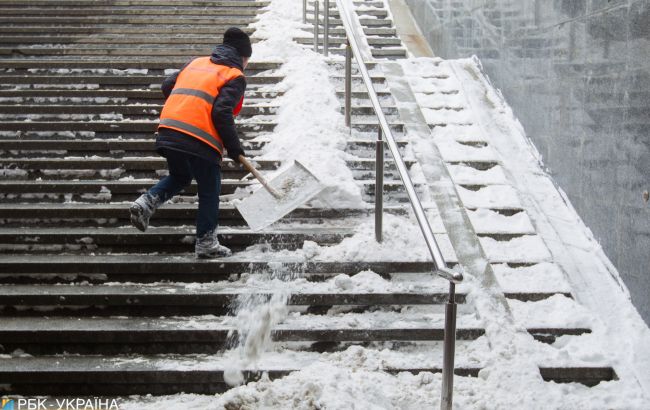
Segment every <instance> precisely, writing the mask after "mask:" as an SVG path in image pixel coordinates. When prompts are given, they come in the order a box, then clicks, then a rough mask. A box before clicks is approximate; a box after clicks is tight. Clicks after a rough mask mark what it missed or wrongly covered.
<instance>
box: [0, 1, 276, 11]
mask: <svg viewBox="0 0 650 410" xmlns="http://www.w3.org/2000/svg"><path fill="white" fill-rule="evenodd" d="M269 4H270V2H269V1H264V0H243V1H242V0H199V1H197V0H174V1H170V0H156V1H153V0H148V1H147V0H57V1H56V3H53V2H52V1H44V0H29V1H26V0H24V1H20V0H0V7H25V6H29V7H48V8H49V7H57V8H62V7H74V8H77V7H83V8H84V9H85V8H87V7H89V8H90V7H113V6H114V7H155V8H161V7H174V8H177V7H181V8H183V7H194V6H198V5H200V6H203V7H207V8H212V7H258V6H268V5H269Z"/></svg>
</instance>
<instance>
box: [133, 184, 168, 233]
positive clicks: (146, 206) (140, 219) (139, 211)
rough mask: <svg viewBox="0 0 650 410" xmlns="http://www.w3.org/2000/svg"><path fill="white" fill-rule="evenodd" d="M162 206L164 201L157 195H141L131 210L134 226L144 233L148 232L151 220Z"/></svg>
mask: <svg viewBox="0 0 650 410" xmlns="http://www.w3.org/2000/svg"><path fill="white" fill-rule="evenodd" d="M161 204H162V201H161V200H160V198H159V197H158V196H156V195H150V194H149V193H146V194H142V195H140V198H138V199H136V200H135V201H134V202H133V203H132V204H131V207H130V208H129V212H130V213H131V223H132V224H133V226H135V227H136V228H138V229H139V230H141V231H142V232H144V231H146V230H147V227H148V226H149V218H151V215H153V213H154V212H155V211H156V208H158V207H159V206H160V205H161Z"/></svg>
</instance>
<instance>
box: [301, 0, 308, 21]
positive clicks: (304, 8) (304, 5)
mask: <svg viewBox="0 0 650 410" xmlns="http://www.w3.org/2000/svg"><path fill="white" fill-rule="evenodd" d="M302 24H307V0H302Z"/></svg>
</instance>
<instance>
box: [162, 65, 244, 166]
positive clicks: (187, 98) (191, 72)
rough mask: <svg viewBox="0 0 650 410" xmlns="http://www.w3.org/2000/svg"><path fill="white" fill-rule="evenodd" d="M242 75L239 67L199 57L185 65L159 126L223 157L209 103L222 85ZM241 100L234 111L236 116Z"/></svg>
mask: <svg viewBox="0 0 650 410" xmlns="http://www.w3.org/2000/svg"><path fill="white" fill-rule="evenodd" d="M242 76H244V73H242V72H241V70H239V69H238V68H232V67H228V66H224V65H218V64H214V63H212V62H211V61H210V57H201V58H197V59H195V60H194V61H192V62H191V63H190V64H189V65H188V66H187V67H185V68H184V69H183V70H182V71H181V72H180V74H179V75H178V78H177V79H176V84H175V85H174V88H173V89H172V92H171V94H170V95H169V98H167V101H166V102H165V106H164V107H163V110H162V112H161V113H160V124H159V125H158V128H171V129H173V130H176V131H180V132H182V133H184V134H187V135H191V136H192V137H194V138H198V139H199V140H201V141H203V142H205V143H206V144H208V145H209V146H211V147H212V148H214V149H216V150H217V151H218V152H219V154H220V155H222V156H223V140H222V139H221V137H220V136H219V133H218V132H217V130H216V129H215V127H214V123H213V122H212V104H213V103H214V100H215V98H217V95H219V91H220V90H221V87H223V86H224V84H226V83H227V82H228V81H230V80H233V79H235V78H237V77H242ZM242 102H243V97H242V100H241V101H239V104H238V105H237V107H236V108H235V110H233V111H234V112H233V114H234V115H237V114H238V113H239V110H240V109H241V106H242Z"/></svg>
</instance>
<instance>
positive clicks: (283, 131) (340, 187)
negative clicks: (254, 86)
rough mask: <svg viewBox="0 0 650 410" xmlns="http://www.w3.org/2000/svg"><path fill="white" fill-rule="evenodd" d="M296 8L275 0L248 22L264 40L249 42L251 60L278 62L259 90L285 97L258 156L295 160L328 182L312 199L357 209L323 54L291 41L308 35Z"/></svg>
mask: <svg viewBox="0 0 650 410" xmlns="http://www.w3.org/2000/svg"><path fill="white" fill-rule="evenodd" d="M301 12H302V11H301V8H300V7H298V6H297V5H296V3H295V2H292V1H288V0H276V1H274V2H272V3H271V5H270V6H269V8H268V11H267V12H266V13H264V14H263V15H262V16H261V17H260V20H259V21H258V22H256V23H254V24H253V26H254V27H255V29H256V30H257V31H256V32H255V36H257V37H260V38H262V39H263V40H262V41H260V42H259V43H257V44H255V46H254V50H253V60H256V59H262V60H275V61H278V60H279V61H281V62H282V63H283V65H282V67H281V68H280V69H279V70H278V71H277V72H276V73H275V74H276V75H281V76H284V80H283V81H282V82H281V83H280V84H277V85H276V86H274V87H273V89H265V90H264V91H284V95H282V96H281V97H279V98H278V99H277V101H276V102H277V105H278V106H280V109H279V110H278V113H277V118H276V120H277V122H278V125H277V127H276V128H275V129H274V130H273V133H272V135H270V136H267V135H263V136H260V138H262V139H266V138H268V139H269V140H270V142H269V143H268V144H266V145H265V147H264V154H263V155H262V156H261V158H264V159H280V160H282V161H283V165H284V166H288V165H290V164H292V163H293V160H297V161H300V162H301V163H302V164H303V165H305V166H306V167H307V168H308V169H309V170H310V171H311V172H312V173H313V174H314V175H315V176H316V177H317V178H318V179H320V180H321V181H322V182H323V183H324V184H325V185H326V186H327V188H326V189H325V191H324V192H323V193H321V194H320V195H319V196H318V198H317V199H319V200H320V201H322V202H324V203H325V204H326V206H328V207H335V208H338V207H360V206H363V200H362V198H361V191H360V189H359V186H358V185H357V184H356V183H355V182H354V178H353V175H352V172H351V171H350V169H349V168H348V166H347V164H346V162H345V161H346V159H348V158H349V155H348V154H346V153H345V152H344V149H345V145H346V139H347V138H348V136H349V131H348V129H347V128H346V127H345V124H344V119H343V115H342V114H341V113H340V104H339V102H338V100H337V98H336V90H335V87H334V84H332V83H331V81H330V80H329V76H330V69H329V68H328V66H327V64H326V60H325V58H324V57H323V56H321V55H320V54H317V53H314V52H312V51H309V50H307V49H305V48H304V47H302V46H301V45H299V44H297V43H296V42H294V41H293V38H294V37H301V36H302V37H304V36H306V35H308V33H305V32H304V31H302V28H304V26H303V24H302V23H301V22H300V20H301V18H302V17H301V16H302V15H301ZM278 27H282V30H278ZM316 84H317V85H318V86H314V85H316ZM284 166H283V167H282V168H280V169H279V170H278V171H277V173H279V172H281V171H282V170H283V169H284Z"/></svg>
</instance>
